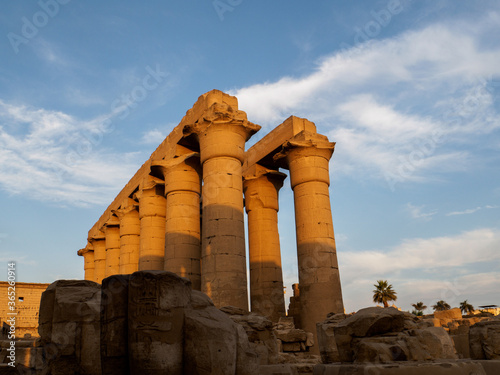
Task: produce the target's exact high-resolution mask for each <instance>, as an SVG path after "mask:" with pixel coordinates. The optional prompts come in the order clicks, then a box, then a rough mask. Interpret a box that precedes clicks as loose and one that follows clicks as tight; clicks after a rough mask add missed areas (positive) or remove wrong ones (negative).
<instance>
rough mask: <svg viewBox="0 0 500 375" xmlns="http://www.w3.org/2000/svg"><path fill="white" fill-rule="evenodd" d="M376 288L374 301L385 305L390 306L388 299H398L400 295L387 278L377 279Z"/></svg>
mask: <svg viewBox="0 0 500 375" xmlns="http://www.w3.org/2000/svg"><path fill="white" fill-rule="evenodd" d="M373 286H374V287H375V290H374V291H373V302H375V303H383V304H384V307H389V304H388V303H387V302H388V301H396V300H397V299H398V297H397V296H396V294H397V293H396V292H395V291H394V289H392V285H390V284H389V283H388V282H387V280H377V284H373Z"/></svg>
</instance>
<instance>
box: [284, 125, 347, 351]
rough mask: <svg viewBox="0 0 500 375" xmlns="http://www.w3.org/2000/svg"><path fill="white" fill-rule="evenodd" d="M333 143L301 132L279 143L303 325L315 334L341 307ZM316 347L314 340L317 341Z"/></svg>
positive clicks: (318, 135)
mask: <svg viewBox="0 0 500 375" xmlns="http://www.w3.org/2000/svg"><path fill="white" fill-rule="evenodd" d="M334 146H335V143H332V142H329V141H328V138H327V137H326V136H323V135H320V134H316V133H310V132H307V131H303V132H301V133H299V134H297V135H296V136H295V137H294V139H293V140H291V141H288V142H286V143H285V144H284V145H283V150H282V151H281V152H280V153H279V154H277V155H275V159H280V158H286V161H287V164H288V168H289V170H290V179H291V187H292V189H293V193H294V202H295V225H296V236H297V257H298V266H299V287H300V305H301V307H300V309H301V314H300V316H301V322H302V328H303V329H304V330H306V331H308V332H312V333H314V336H315V338H316V323H317V322H320V321H323V320H324V319H325V318H326V315H327V314H328V313H330V312H334V313H341V312H343V311H344V306H343V302H342V291H341V287H340V276H339V270H338V263H337V253H336V247H335V238H334V234H333V223H332V213H331V209H330V195H329V191H328V187H329V184H330V176H329V171H328V163H329V160H330V158H331V156H332V153H333V150H334ZM315 342H316V345H315V348H316V349H317V340H315Z"/></svg>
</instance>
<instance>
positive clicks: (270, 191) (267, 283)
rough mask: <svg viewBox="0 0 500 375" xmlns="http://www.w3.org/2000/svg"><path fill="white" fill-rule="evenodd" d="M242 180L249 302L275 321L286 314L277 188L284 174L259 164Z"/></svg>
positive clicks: (254, 309) (258, 311)
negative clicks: (246, 237) (248, 260)
mask: <svg viewBox="0 0 500 375" xmlns="http://www.w3.org/2000/svg"><path fill="white" fill-rule="evenodd" d="M248 172H249V173H247V174H246V175H245V179H244V182H243V186H244V192H245V207H246V211H247V213H248V244H249V257H250V301H251V307H252V312H257V313H260V314H262V315H265V316H267V317H268V318H269V319H271V320H272V321H273V322H277V321H278V320H279V318H280V317H282V316H285V315H286V313H285V299H284V293H283V273H282V270H281V253H280V240H279V233H278V191H279V189H280V188H281V187H282V186H283V180H284V179H285V178H286V175H285V174H284V173H280V172H278V171H273V170H269V169H266V168H264V167H261V166H259V165H256V166H255V167H254V168H252V170H251V171H248Z"/></svg>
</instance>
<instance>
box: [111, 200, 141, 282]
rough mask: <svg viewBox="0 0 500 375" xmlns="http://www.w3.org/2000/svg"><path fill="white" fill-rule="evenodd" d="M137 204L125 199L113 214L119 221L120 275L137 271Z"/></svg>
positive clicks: (138, 220) (139, 229) (138, 221)
mask: <svg viewBox="0 0 500 375" xmlns="http://www.w3.org/2000/svg"><path fill="white" fill-rule="evenodd" d="M138 206H139V204H138V203H137V202H136V201H135V200H133V199H132V198H127V199H126V200H125V201H124V202H123V203H122V205H121V206H120V209H118V210H115V211H113V213H114V214H115V215H116V216H118V218H119V219H120V272H119V273H120V274H122V275H127V274H131V273H134V272H135V271H137V270H138V269H139V243H140V234H141V220H140V219H139V210H138V209H137V208H138Z"/></svg>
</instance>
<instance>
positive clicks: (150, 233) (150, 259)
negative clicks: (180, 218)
mask: <svg viewBox="0 0 500 375" xmlns="http://www.w3.org/2000/svg"><path fill="white" fill-rule="evenodd" d="M136 197H137V198H138V199H139V218H140V220H141V238H140V244H139V271H145V270H159V271H162V270H163V267H164V265H163V259H164V254H165V210H166V208H165V207H166V203H165V197H164V182H163V180H160V179H159V178H156V177H153V176H150V175H149V176H148V177H146V178H145V179H144V181H143V182H142V183H141V186H140V187H139V192H138V193H136Z"/></svg>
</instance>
